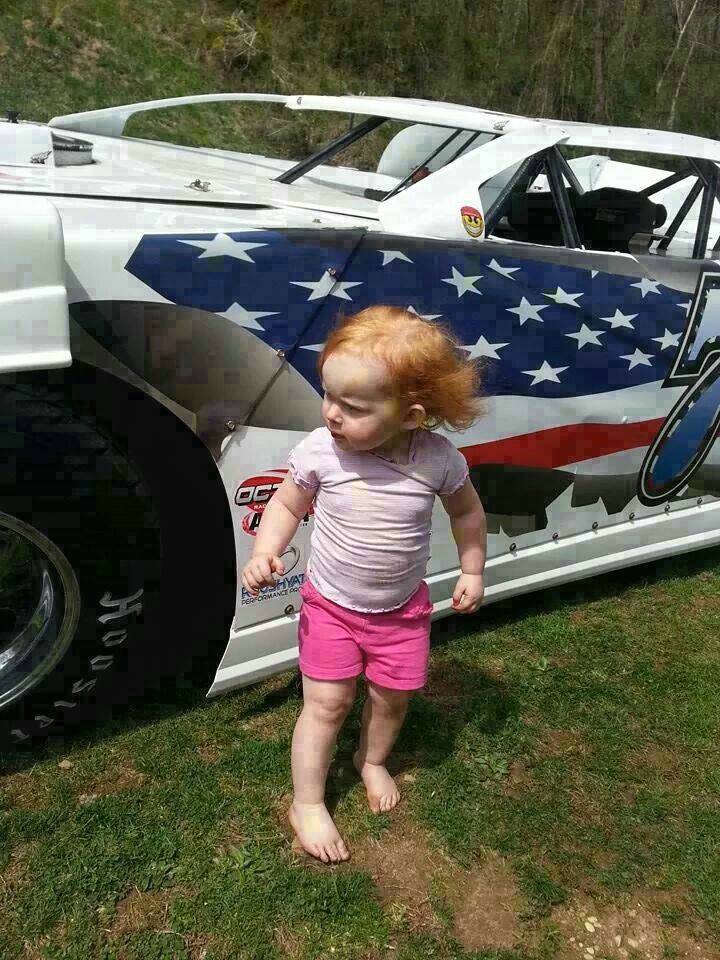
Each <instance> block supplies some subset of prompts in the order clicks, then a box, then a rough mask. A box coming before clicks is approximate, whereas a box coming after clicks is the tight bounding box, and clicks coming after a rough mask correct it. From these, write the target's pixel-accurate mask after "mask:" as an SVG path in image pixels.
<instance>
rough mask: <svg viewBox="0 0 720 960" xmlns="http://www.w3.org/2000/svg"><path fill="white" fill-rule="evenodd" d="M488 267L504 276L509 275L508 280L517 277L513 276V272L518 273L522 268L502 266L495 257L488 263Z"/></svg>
mask: <svg viewBox="0 0 720 960" xmlns="http://www.w3.org/2000/svg"><path fill="white" fill-rule="evenodd" d="M488 267H490V269H491V270H494V271H495V272H496V273H500V274H502V276H503V277H507V279H508V280H514V279H515V277H513V276H511V274H513V273H517V271H518V270H519V269H520V267H501V266H500V264H499V263H498V262H497V260H496V259H495V258H494V257H493V259H492V260H491V261H490V263H489V264H488Z"/></svg>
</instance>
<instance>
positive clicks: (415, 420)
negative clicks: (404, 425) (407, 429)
mask: <svg viewBox="0 0 720 960" xmlns="http://www.w3.org/2000/svg"><path fill="white" fill-rule="evenodd" d="M426 419H427V413H426V412H425V407H423V406H422V404H420V403H414V404H413V405H412V406H411V407H410V408H409V409H408V412H407V417H406V421H407V422H408V423H410V424H411V429H412V430H415V429H417V428H418V427H421V426H422V425H423V423H424V422H425V420H426Z"/></svg>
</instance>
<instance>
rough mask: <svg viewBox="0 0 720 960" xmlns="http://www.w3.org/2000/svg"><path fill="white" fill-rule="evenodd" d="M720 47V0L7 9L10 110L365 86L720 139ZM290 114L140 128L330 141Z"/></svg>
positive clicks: (222, 142)
mask: <svg viewBox="0 0 720 960" xmlns="http://www.w3.org/2000/svg"><path fill="white" fill-rule="evenodd" d="M719 38H720V2H719V0H486V2H483V3H481V2H479V0H414V2H413V3H412V4H402V3H396V2H395V3H392V2H382V0H339V2H337V3H335V4H332V5H320V4H318V3H317V2H316V0H248V2H247V3H245V4H244V5H243V7H242V8H238V7H237V6H236V5H235V3H233V2H230V0H204V2H191V0H155V2H154V3H152V4H147V3H144V2H141V0H5V3H4V4H3V5H2V6H1V7H0V90H1V91H2V101H1V102H0V108H8V107H12V108H16V109H20V110H21V111H22V115H23V117H24V118H25V119H38V120H44V119H48V118H49V117H51V116H53V115H54V114H57V113H68V112H74V111H77V110H83V109H89V108H92V107H100V106H108V105H110V104H116V103H126V102H131V101H134V100H145V99H152V98H159V97H167V96H176V95H182V94H190V93H206V92H211V91H243V90H255V91H260V92H278V93H291V92H292V93H294V92H304V93H347V92H352V93H360V92H366V93H376V94H383V95H395V96H414V97H418V96H426V97H430V98H435V99H439V100H449V101H453V100H454V101H459V102H461V103H470V104H475V105H478V106H485V107H489V108H493V109H506V110H511V111H513V112H519V113H531V114H534V115H541V116H558V117H565V118H574V119H580V120H598V121H603V120H605V121H609V122H613V123H621V124H633V125H635V124H636V125H642V126H658V127H661V128H662V127H665V128H667V127H673V128H674V129H677V130H683V131H686V132H692V133H701V134H705V135H708V136H715V135H716V130H717V120H716V116H717V91H718V83H717V80H716V74H717V68H718V53H719V51H720V39H719ZM282 114H283V111H282V110H281V109H278V111H276V112H275V114H274V115H273V118H272V119H271V120H270V122H268V120H267V113H266V112H263V113H262V115H261V112H260V111H258V110H252V109H250V110H246V109H245V108H242V109H239V108H227V107H223V108H202V109H198V108H186V109H183V110H182V111H179V112H176V111H173V112H172V115H156V116H154V117H153V118H152V120H151V121H149V120H147V119H145V120H139V119H136V120H134V121H132V126H131V127H129V128H128V131H127V132H128V133H132V134H135V135H143V136H148V135H162V136H164V137H172V138H174V139H181V140H183V141H184V142H192V143H208V144H212V145H215V146H228V147H232V148H235V149H260V150H263V149H266V148H269V149H271V150H273V152H278V151H280V152H284V153H285V154H287V155H288V156H295V155H298V154H301V153H303V152H305V151H306V149H307V148H308V147H311V146H313V145H314V144H315V143H316V142H319V141H320V140H321V139H323V138H324V137H325V136H326V135H327V133H328V132H333V131H332V128H331V126H330V125H331V123H332V122H333V121H332V119H331V118H322V117H320V118H318V117H309V118H308V117H306V118H302V119H301V122H300V123H297V122H295V123H293V122H289V121H288V119H287V118H286V117H283V115H282ZM292 119H296V118H291V120H292ZM271 145H272V146H271Z"/></svg>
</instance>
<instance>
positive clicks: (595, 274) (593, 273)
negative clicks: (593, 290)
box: [590, 270, 600, 280]
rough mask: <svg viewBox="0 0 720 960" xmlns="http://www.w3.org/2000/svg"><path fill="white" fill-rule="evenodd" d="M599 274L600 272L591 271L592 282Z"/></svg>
mask: <svg viewBox="0 0 720 960" xmlns="http://www.w3.org/2000/svg"><path fill="white" fill-rule="evenodd" d="M599 273H600V271H599V270H591V271H590V278H591V279H592V280H594V279H595V277H596V276H597V275H598V274H599Z"/></svg>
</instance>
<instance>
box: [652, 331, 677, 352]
mask: <svg viewBox="0 0 720 960" xmlns="http://www.w3.org/2000/svg"><path fill="white" fill-rule="evenodd" d="M652 339H653V340H655V342H656V343H659V344H660V349H661V350H667V348H668V347H677V346H678V345H679V343H680V334H679V333H670V331H669V330H668V329H667V327H666V328H665V333H664V334H663V335H662V336H661V337H653V338H652Z"/></svg>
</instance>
